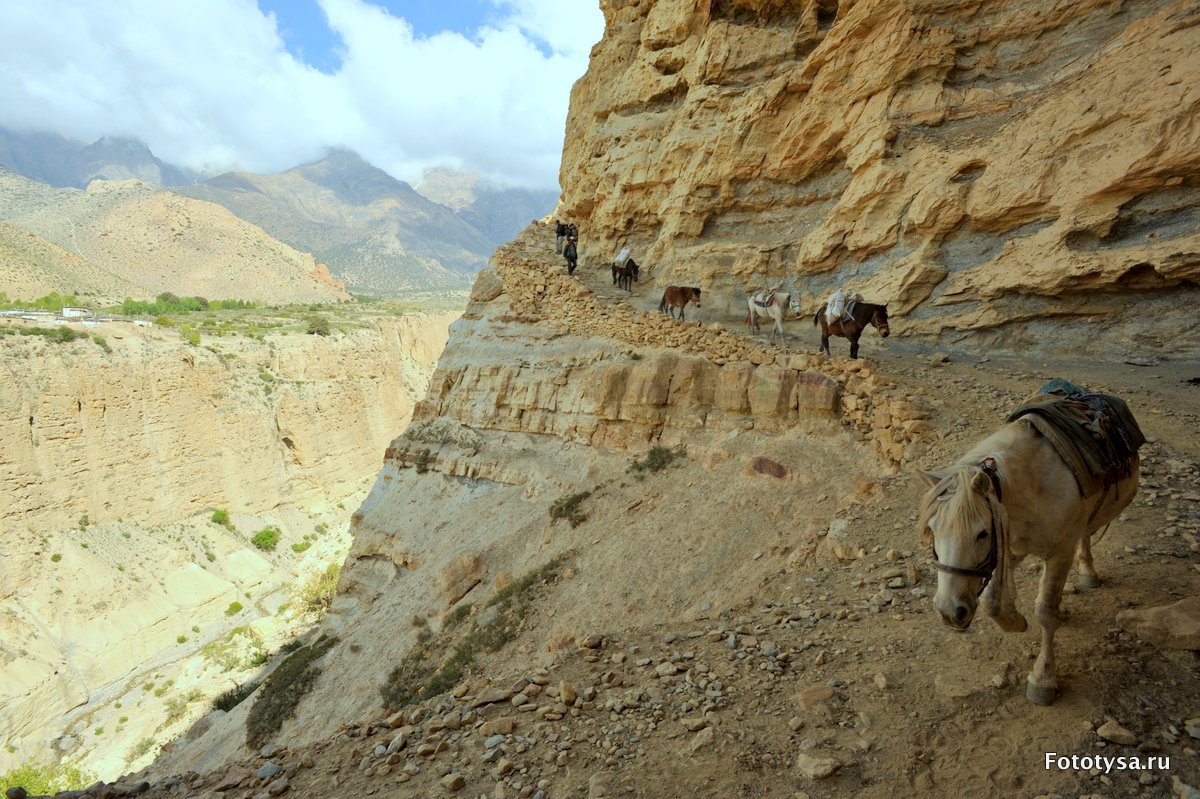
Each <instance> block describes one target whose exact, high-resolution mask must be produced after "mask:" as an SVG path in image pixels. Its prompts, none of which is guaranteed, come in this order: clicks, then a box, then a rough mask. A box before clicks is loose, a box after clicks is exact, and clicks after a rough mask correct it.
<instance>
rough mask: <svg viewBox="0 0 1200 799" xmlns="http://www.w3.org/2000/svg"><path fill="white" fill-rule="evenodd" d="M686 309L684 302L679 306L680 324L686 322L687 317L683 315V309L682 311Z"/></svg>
mask: <svg viewBox="0 0 1200 799" xmlns="http://www.w3.org/2000/svg"><path fill="white" fill-rule="evenodd" d="M686 307H687V303H686V302H685V303H684V304H683V305H680V306H679V321H681V322H683V321H686V320H687V317H686V316H684V315H683V309H684V308H686Z"/></svg>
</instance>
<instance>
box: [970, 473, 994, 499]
mask: <svg viewBox="0 0 1200 799" xmlns="http://www.w3.org/2000/svg"><path fill="white" fill-rule="evenodd" d="M971 488H973V489H975V490H976V491H977V492H978V493H980V494H983V495H984V496H987V493H988V492H989V491H991V490H992V478H990V477H988V476H987V475H986V474H984V472H983V470H982V469H980V470H979V471H977V472H975V475H974V476H973V477H972V478H971Z"/></svg>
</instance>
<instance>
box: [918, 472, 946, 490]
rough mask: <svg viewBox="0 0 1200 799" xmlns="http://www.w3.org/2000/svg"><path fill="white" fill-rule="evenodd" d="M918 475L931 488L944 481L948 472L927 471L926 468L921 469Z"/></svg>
mask: <svg viewBox="0 0 1200 799" xmlns="http://www.w3.org/2000/svg"><path fill="white" fill-rule="evenodd" d="M917 476H918V477H920V478H921V481H922V482H923V483H925V485H927V486H929V487H930V488H933V487H934V486H935V485H937V484H938V483H940V482H942V480H944V479H945V478H946V473H945V472H927V471H925V470H924V469H921V470H920V471H918V472H917Z"/></svg>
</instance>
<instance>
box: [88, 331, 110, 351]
mask: <svg viewBox="0 0 1200 799" xmlns="http://www.w3.org/2000/svg"><path fill="white" fill-rule="evenodd" d="M92 341H94V342H96V346H97V347H99V348H100V349H102V350H104V351H105V352H112V347H110V346H108V341H106V340H105V338H104V336H101V335H100V334H99V333H97V334H94V335H93V336H92Z"/></svg>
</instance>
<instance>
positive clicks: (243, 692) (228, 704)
mask: <svg viewBox="0 0 1200 799" xmlns="http://www.w3.org/2000/svg"><path fill="white" fill-rule="evenodd" d="M257 690H258V683H256V682H248V683H246V684H245V685H238V686H236V687H234V688H230V689H229V690H228V691H226V692H225V693H223V694H221V695H219V696H218V697H217V698H216V699H214V700H213V703H212V706H213V710H224V711H225V712H226V713H228V712H229V711H231V710H233V709H234V708H235V707H237V706H238V705H240V704H241V703H242V702H243V701H244V700H245V699H246V697H248V696H250V694H252V693H254V692H255V691H257Z"/></svg>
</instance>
